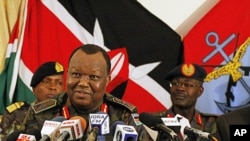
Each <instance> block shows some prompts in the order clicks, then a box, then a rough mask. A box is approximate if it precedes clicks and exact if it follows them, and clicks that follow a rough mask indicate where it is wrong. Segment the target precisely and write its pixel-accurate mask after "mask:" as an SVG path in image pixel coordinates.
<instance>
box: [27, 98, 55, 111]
mask: <svg viewBox="0 0 250 141" xmlns="http://www.w3.org/2000/svg"><path fill="white" fill-rule="evenodd" d="M56 103H57V100H55V99H47V100H44V101H41V102H39V103H36V104H34V105H32V106H31V107H32V109H33V110H34V112H35V113H36V114H37V113H40V112H42V111H45V110H48V109H51V108H53V107H55V106H56Z"/></svg>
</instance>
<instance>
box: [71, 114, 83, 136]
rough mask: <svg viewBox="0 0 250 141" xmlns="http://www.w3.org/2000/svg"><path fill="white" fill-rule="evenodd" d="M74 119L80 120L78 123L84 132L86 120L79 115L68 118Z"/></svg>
mask: <svg viewBox="0 0 250 141" xmlns="http://www.w3.org/2000/svg"><path fill="white" fill-rule="evenodd" d="M75 119H79V120H80V123H81V125H82V131H83V132H85V129H86V128H87V121H86V120H85V119H84V118H83V117H81V116H73V117H71V118H70V120H75Z"/></svg>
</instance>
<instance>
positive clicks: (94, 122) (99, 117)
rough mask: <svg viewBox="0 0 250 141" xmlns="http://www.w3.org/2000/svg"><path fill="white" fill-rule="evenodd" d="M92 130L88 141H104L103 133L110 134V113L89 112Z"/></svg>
mask: <svg viewBox="0 0 250 141" xmlns="http://www.w3.org/2000/svg"><path fill="white" fill-rule="evenodd" d="M89 123H90V132H89V136H88V138H87V140H86V141H96V140H97V138H98V139H99V141H104V140H105V138H104V137H103V135H105V134H109V115H108V114H107V113H104V112H101V111H100V112H97V113H93V114H89Z"/></svg>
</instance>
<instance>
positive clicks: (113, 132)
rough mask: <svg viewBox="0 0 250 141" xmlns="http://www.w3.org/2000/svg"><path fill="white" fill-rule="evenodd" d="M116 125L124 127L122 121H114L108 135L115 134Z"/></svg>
mask: <svg viewBox="0 0 250 141" xmlns="http://www.w3.org/2000/svg"><path fill="white" fill-rule="evenodd" d="M117 125H126V124H125V122H123V121H118V120H117V121H115V122H114V123H113V124H111V126H110V134H111V135H114V134H115V129H116V126H117Z"/></svg>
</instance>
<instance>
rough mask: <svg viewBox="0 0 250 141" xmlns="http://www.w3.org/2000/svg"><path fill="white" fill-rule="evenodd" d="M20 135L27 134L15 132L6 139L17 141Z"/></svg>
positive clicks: (7, 140)
mask: <svg viewBox="0 0 250 141" xmlns="http://www.w3.org/2000/svg"><path fill="white" fill-rule="evenodd" d="M20 134H25V132H24V131H20V130H17V131H14V132H12V133H10V134H9V135H8V137H7V138H6V141H15V140H17V139H18V136H19V135H20Z"/></svg>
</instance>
